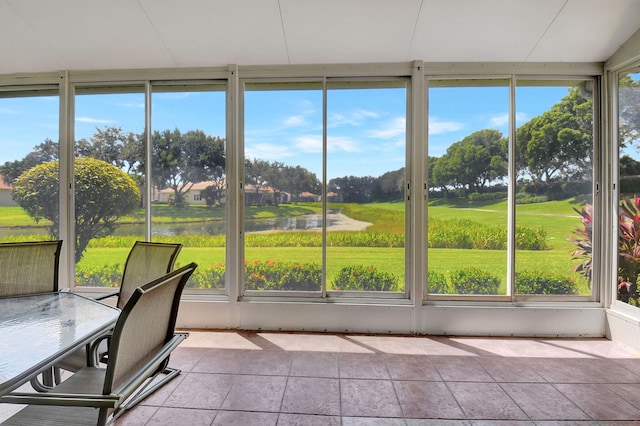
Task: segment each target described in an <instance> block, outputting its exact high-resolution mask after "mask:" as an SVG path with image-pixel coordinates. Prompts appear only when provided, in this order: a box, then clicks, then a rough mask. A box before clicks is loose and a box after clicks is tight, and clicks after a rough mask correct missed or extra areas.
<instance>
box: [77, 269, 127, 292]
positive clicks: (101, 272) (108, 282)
mask: <svg viewBox="0 0 640 426" xmlns="http://www.w3.org/2000/svg"><path fill="white" fill-rule="evenodd" d="M121 280H122V267H121V266H120V265H117V264H116V265H98V266H90V267H76V285H84V286H91V287H120V281H121Z"/></svg>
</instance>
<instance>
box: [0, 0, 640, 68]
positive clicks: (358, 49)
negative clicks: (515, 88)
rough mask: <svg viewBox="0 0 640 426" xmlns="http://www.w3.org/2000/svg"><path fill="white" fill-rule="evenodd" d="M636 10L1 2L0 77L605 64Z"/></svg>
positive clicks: (435, 0) (145, 0) (638, 19)
mask: <svg viewBox="0 0 640 426" xmlns="http://www.w3.org/2000/svg"><path fill="white" fill-rule="evenodd" d="M639 28H640V0H55V1H51V0H0V58H1V59H0V74H11V73H23V72H27V73H30V72H42V71H57V70H90V69H124V68H170V67H199V66H221V65H227V64H238V65H271V64H314V63H316V64H328V63H367V62H400V61H408V60H414V59H422V60H424V61H426V62H458V61H462V62H558V61H564V62H602V61H605V60H607V59H608V58H609V57H610V56H611V54H612V53H613V52H615V51H616V50H617V49H618V48H619V47H620V45H621V44H622V43H623V42H624V41H625V40H627V39H628V38H629V37H630V36H631V35H632V34H633V33H634V32H635V31H637V30H638V29H639Z"/></svg>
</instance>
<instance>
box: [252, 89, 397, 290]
mask: <svg viewBox="0 0 640 426" xmlns="http://www.w3.org/2000/svg"><path fill="white" fill-rule="evenodd" d="M325 90H326V105H324V104H323V92H324V91H325ZM324 111H326V115H325V116H324V121H325V122H326V125H324V124H323V114H325V113H324ZM406 111H407V82H406V80H393V81H383V82H366V81H364V82H363V81H342V80H329V81H328V82H327V85H326V89H323V85H322V84H321V83H320V82H304V83H299V82H296V83H250V82H247V84H246V85H245V91H244V149H245V164H244V166H245V167H244V182H245V187H244V220H245V222H244V228H245V236H244V256H245V257H244V270H245V273H244V278H245V287H244V290H245V294H251V293H255V292H257V293H259V294H269V293H268V292H269V291H278V292H280V293H282V292H287V293H288V294H297V293H299V292H305V293H307V294H309V293H312V294H315V295H316V296H319V295H338V294H342V295H352V296H353V295H365V294H366V295H376V294H377V295H382V294H386V295H395V296H400V297H402V296H403V295H404V294H405V268H406V261H405V244H404V240H405V238H404V237H405V214H406V213H405V212H406V208H405V204H406V200H405V182H406V178H405V175H406V167H405V164H406V152H407V151H406V144H407V142H406V139H407V138H406V113H407V112H406Z"/></svg>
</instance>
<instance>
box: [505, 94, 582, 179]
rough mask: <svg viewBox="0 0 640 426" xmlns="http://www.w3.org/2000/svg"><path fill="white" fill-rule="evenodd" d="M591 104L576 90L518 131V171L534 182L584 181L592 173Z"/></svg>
mask: <svg viewBox="0 0 640 426" xmlns="http://www.w3.org/2000/svg"><path fill="white" fill-rule="evenodd" d="M592 150H593V102H592V101H591V100H590V99H587V98H584V97H583V96H582V94H581V92H580V89H579V88H578V87H572V88H569V94H568V95H567V96H565V97H564V98H562V100H561V101H560V102H559V103H557V104H555V105H553V106H552V107H551V109H549V110H548V111H545V112H543V113H542V114H541V115H539V116H538V117H534V118H533V119H531V120H530V121H528V122H527V123H525V124H523V125H522V126H520V127H519V128H518V129H517V133H516V157H517V165H518V172H519V173H520V174H523V175H525V174H526V175H529V176H530V177H531V179H532V180H533V181H534V183H535V182H550V181H552V180H553V179H554V178H565V179H583V178H585V177H586V175H587V174H590V170H591V155H592Z"/></svg>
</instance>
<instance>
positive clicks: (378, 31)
mask: <svg viewBox="0 0 640 426" xmlns="http://www.w3.org/2000/svg"><path fill="white" fill-rule="evenodd" d="M420 4H421V1H420V0H403V1H388V0H349V1H344V0H325V1H317V0H280V5H281V7H282V20H283V22H284V30H285V33H286V37H287V46H288V49H289V56H290V60H291V62H292V63H336V62H337V63H344V62H347V63H352V62H393V61H406V60H408V59H409V58H408V56H407V54H408V53H409V46H410V42H411V37H412V35H413V29H414V27H415V23H416V19H417V17H418V13H419V11H420Z"/></svg>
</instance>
